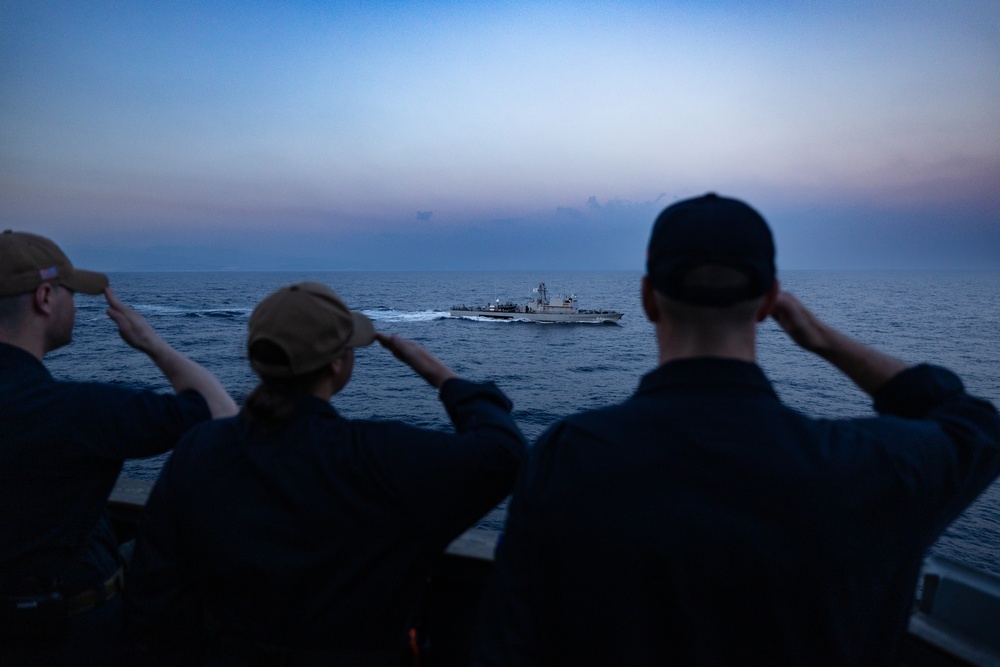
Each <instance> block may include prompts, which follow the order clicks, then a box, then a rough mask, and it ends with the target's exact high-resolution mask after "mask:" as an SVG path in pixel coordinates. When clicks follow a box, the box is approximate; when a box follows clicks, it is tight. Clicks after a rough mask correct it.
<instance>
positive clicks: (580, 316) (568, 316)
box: [451, 308, 622, 323]
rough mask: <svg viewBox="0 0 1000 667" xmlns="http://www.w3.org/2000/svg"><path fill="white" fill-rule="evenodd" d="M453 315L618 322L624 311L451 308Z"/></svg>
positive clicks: (535, 320) (501, 318) (529, 319)
mask: <svg viewBox="0 0 1000 667" xmlns="http://www.w3.org/2000/svg"><path fill="white" fill-rule="evenodd" d="M451 316H452V317H485V318H488V319H491V320H527V321H530V322H592V323H600V322H617V321H618V320H620V319H621V318H622V313H610V312H607V313H582V312H575V313H518V312H510V311H503V310H485V309H483V310H478V309H468V310H464V309H460V308H452V309H451Z"/></svg>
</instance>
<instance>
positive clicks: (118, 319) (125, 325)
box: [104, 287, 157, 350]
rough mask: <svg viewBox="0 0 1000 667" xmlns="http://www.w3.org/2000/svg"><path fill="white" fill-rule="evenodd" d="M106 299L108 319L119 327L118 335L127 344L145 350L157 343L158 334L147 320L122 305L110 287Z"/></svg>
mask: <svg viewBox="0 0 1000 667" xmlns="http://www.w3.org/2000/svg"><path fill="white" fill-rule="evenodd" d="M104 298H105V299H106V300H107V302H108V310H107V314H108V317H110V318H111V319H112V320H114V322H115V324H117V325H118V333H119V334H120V335H121V337H122V339H123V340H124V341H125V342H126V343H128V344H129V345H131V346H132V347H135V348H139V349H142V350H144V349H148V348H150V347H151V346H152V345H153V344H154V343H155V342H156V338H157V336H156V333H155V332H154V331H153V327H152V326H150V324H149V322H147V321H146V318H144V317H143V316H142V315H140V314H139V312H138V311H136V310H133V309H132V308H129V307H128V306H126V305H125V304H124V303H122V301H121V300H120V299H119V298H118V296H117V295H116V294H115V293H114V291H113V290H112V289H111V288H110V287H108V288H105V290H104Z"/></svg>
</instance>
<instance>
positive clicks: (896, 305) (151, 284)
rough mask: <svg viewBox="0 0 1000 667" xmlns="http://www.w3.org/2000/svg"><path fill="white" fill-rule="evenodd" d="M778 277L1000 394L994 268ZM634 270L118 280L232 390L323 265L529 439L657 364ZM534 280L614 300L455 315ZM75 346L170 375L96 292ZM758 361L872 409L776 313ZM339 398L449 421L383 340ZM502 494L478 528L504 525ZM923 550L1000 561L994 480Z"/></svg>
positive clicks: (788, 396)
mask: <svg viewBox="0 0 1000 667" xmlns="http://www.w3.org/2000/svg"><path fill="white" fill-rule="evenodd" d="M780 278H781V280H782V283H783V286H784V287H785V288H786V289H788V290H789V291H791V292H793V293H795V294H796V295H798V296H799V297H800V298H801V299H802V300H803V301H804V302H805V303H806V304H807V305H809V306H810V307H811V308H812V309H813V310H814V311H815V312H816V313H817V314H818V315H820V316H821V317H823V318H824V319H826V320H827V321H828V322H830V323H831V324H833V325H835V326H837V327H839V328H840V329H842V330H844V331H846V332H847V333H849V334H851V335H853V336H855V337H857V338H859V339H860V340H862V341H864V342H866V343H868V344H871V345H873V346H875V347H877V348H879V349H881V350H883V351H885V352H888V353H890V354H894V355H896V356H899V357H901V358H903V359H906V360H908V361H912V362H920V361H928V362H932V363H937V364H941V365H944V366H946V367H948V368H951V369H952V370H954V371H955V372H957V373H958V374H959V375H960V376H961V377H962V379H963V381H964V382H965V384H966V387H967V388H968V389H969V390H970V391H971V392H972V393H973V394H975V395H977V396H980V397H982V398H985V399H987V400H990V401H992V402H993V404H994V405H1000V360H998V357H997V354H998V353H997V351H998V350H1000V273H974V272H969V273H964V272H933V273H924V272H914V273H908V272H872V273H866V272H818V271H799V272H794V271H793V272H786V273H784V274H782V275H781V276H780ZM640 279H641V274H640V273H639V272H638V271H634V272H633V271H612V272H600V271H597V272H594V271H590V272H565V271H560V272H547V273H544V274H540V273H529V272H422V273H407V272H324V273H316V272H311V273H277V272H275V273H265V272H261V273H235V272H234V273H229V272H220V273H119V274H112V275H111V283H112V286H113V287H114V289H115V290H116V291H117V292H118V295H119V296H120V297H121V298H122V299H123V300H124V301H125V302H126V303H128V304H130V305H132V306H133V307H134V308H136V309H138V310H139V311H140V312H141V313H143V314H144V315H145V316H146V317H147V318H148V319H149V321H150V322H151V323H152V324H153V326H154V327H155V328H156V329H157V330H158V331H159V332H160V333H161V334H162V335H163V337H164V338H166V339H167V340H168V341H169V342H170V343H171V344H172V345H174V346H175V347H176V348H178V349H179V350H181V351H183V352H184V353H185V354H187V355H188V356H190V357H192V358H193V359H195V360H196V361H198V362H200V363H201V364H203V365H204V366H205V367H207V368H208V369H209V370H211V371H212V372H213V373H214V374H215V375H216V376H217V377H218V378H219V379H220V380H221V382H222V383H223V385H224V386H225V387H226V388H227V389H228V390H229V391H230V393H231V394H232V395H233V396H234V397H235V398H236V399H237V401H238V402H240V401H242V400H243V398H244V397H245V396H246V395H247V394H248V393H249V392H250V391H251V390H252V389H253V387H254V386H255V384H256V377H255V376H254V375H253V373H252V372H251V370H250V368H249V366H248V364H247V362H246V358H245V354H244V341H245V335H246V325H247V320H248V318H249V316H250V312H251V311H252V310H253V307H254V305H255V304H256V303H257V302H258V301H259V300H260V299H261V298H263V297H264V296H266V295H267V294H268V293H270V292H271V291H272V290H274V289H276V288H277V287H279V286H281V285H284V284H288V283H291V282H296V281H300V280H318V281H321V282H324V283H326V284H328V285H330V286H331V287H333V288H334V289H335V290H336V291H337V292H338V293H339V294H340V295H341V296H342V297H344V299H345V300H346V301H347V303H348V304H349V305H350V306H351V307H352V308H354V309H357V310H361V311H363V312H365V313H366V314H367V315H368V316H369V317H370V318H371V319H372V320H374V322H375V325H376V327H377V328H378V329H379V330H381V331H385V332H388V333H398V334H400V335H402V336H406V337H408V338H413V339H415V340H418V341H420V342H421V343H422V344H424V345H425V346H426V347H427V348H429V349H430V350H431V351H432V352H434V353H435V354H436V355H437V356H439V357H440V358H441V359H442V360H444V361H445V362H446V363H448V364H449V365H450V366H451V367H452V368H454V369H455V370H456V371H458V372H459V373H460V374H461V375H463V376H465V377H467V378H469V379H473V380H493V381H495V382H496V383H497V384H498V385H499V386H500V387H501V388H502V389H503V390H504V391H505V392H506V393H507V395H508V396H510V398H511V400H512V401H513V402H514V418H515V420H516V421H517V422H518V424H519V426H520V427H521V429H522V431H523V432H524V434H525V436H527V437H528V438H529V440H531V439H534V438H536V437H537V436H538V435H540V434H541V432H542V431H543V430H544V429H545V428H546V427H547V426H548V425H549V424H550V423H552V422H553V421H554V420H555V419H557V418H559V417H561V416H563V415H566V414H570V413H572V412H576V411H579V410H585V409H588V408H592V407H597V406H601V405H606V404H608V403H613V402H617V401H621V400H623V399H624V398H626V397H627V396H629V395H630V394H631V393H632V392H633V391H634V390H635V388H636V386H637V384H638V381H639V378H640V376H641V375H642V374H644V373H646V372H648V371H649V370H651V369H652V368H654V367H655V365H656V346H655V339H654V335H653V328H652V326H651V325H650V324H649V323H648V322H647V321H646V320H645V317H644V316H643V314H642V306H641V302H640V298H639V283H640ZM542 281H544V282H545V283H546V285H547V286H548V288H549V293H550V295H551V296H552V297H553V298H558V297H561V296H563V295H567V294H571V293H572V294H575V295H576V297H577V299H578V305H579V306H580V307H581V308H601V309H614V310H619V311H621V312H623V313H624V314H625V315H624V317H623V318H622V320H621V321H620V322H619V323H617V324H615V323H604V324H545V323H535V322H518V321H487V320H475V319H465V318H452V317H449V315H448V309H449V307H450V306H452V305H455V304H463V303H464V304H468V305H473V304H485V303H486V302H489V301H493V300H495V299H496V298H498V297H499V298H500V299H501V300H506V299H508V298H510V299H512V300H514V301H520V300H522V299H523V298H527V297H528V296H529V295H530V292H531V288H533V287H535V286H537V284H538V283H539V282H542ZM76 303H77V307H78V309H79V312H78V315H77V326H76V330H75V332H74V342H73V344H72V345H71V346H69V347H66V348H63V349H61V350H57V351H55V352H53V353H52V354H51V355H49V357H47V364H48V366H49V368H50V369H51V370H52V372H53V374H54V375H55V376H56V377H58V378H61V379H74V380H97V381H102V382H110V383H119V384H124V385H129V386H146V387H153V388H157V389H162V390H168V389H169V386H168V385H167V383H166V382H165V381H164V379H163V377H162V376H161V375H160V373H159V371H158V370H157V369H156V368H155V366H154V365H153V364H152V363H151V362H150V361H149V360H148V359H147V358H146V357H145V356H144V355H142V354H140V353H138V352H136V351H134V350H132V349H131V348H129V347H128V346H127V345H126V344H125V343H124V342H122V341H121V340H120V338H118V336H117V333H116V329H115V327H114V324H113V323H112V322H111V321H110V320H109V319H108V318H107V316H106V315H105V314H104V309H105V305H104V300H103V299H102V298H99V297H87V296H82V295H80V296H77V301H76ZM758 348H759V355H758V361H759V363H760V365H761V366H762V367H763V369H764V371H765V372H766V373H767V375H768V377H769V378H770V379H771V381H772V382H773V383H774V386H775V389H776V390H777V392H778V394H779V395H780V396H781V398H782V400H784V401H785V402H786V403H787V404H788V405H791V406H792V407H794V408H796V409H798V410H801V411H802V412H804V413H806V414H809V415H812V416H815V417H852V416H867V415H871V414H873V411H872V408H871V403H870V400H869V399H868V397H867V395H865V394H864V393H863V392H861V391H860V390H858V389H857V388H856V387H855V386H854V385H853V384H852V383H851V382H850V381H848V380H846V379H845V378H844V377H843V376H842V375H840V374H839V373H838V372H837V371H836V370H835V369H833V368H832V367H830V366H829V365H828V364H826V363H825V362H823V361H822V360H820V359H818V358H817V357H815V356H813V355H811V354H808V353H806V352H804V351H802V350H800V349H799V348H797V347H796V346H795V345H794V344H793V343H792V342H791V341H790V340H789V339H788V338H787V337H786V336H785V335H784V333H783V332H782V331H781V329H780V328H779V327H778V326H777V325H776V324H774V323H773V322H772V321H768V322H766V323H764V324H762V325H761V327H760V328H759V334H758ZM333 403H334V405H335V406H336V408H337V409H338V411H340V412H341V413H342V414H344V415H345V416H347V417H351V418H374V419H402V420H405V421H407V422H410V423H413V424H417V425H420V426H426V427H431V428H450V423H449V421H448V418H447V415H446V414H445V411H444V409H443V408H442V407H441V404H440V402H439V401H438V400H437V395H436V392H435V391H434V390H433V389H432V388H431V387H429V386H428V385H426V384H425V383H424V382H423V380H421V379H420V378H419V377H417V376H416V375H415V374H414V373H413V372H412V371H410V369H409V368H408V367H406V366H404V365H403V364H401V363H400V362H398V361H396V359H395V358H394V357H392V355H391V354H390V353H389V352H387V351H386V350H384V349H382V348H381V347H380V346H379V345H378V344H375V345H373V346H371V347H370V348H365V349H363V350H359V351H358V354H357V359H356V364H355V371H354V377H353V379H352V381H351V382H350V384H349V385H348V386H347V387H346V388H345V390H344V391H343V392H341V393H340V394H338V395H337V396H335V397H334V399H333ZM162 463H163V457H158V458H154V459H147V460H142V461H132V462H129V463H127V464H126V468H125V474H127V475H129V476H132V477H139V478H144V479H155V477H156V475H157V473H158V471H159V468H160V466H161V465H162ZM502 522H503V506H501V507H500V508H498V509H497V510H495V511H494V512H492V513H491V514H490V515H488V516H487V517H485V519H484V521H483V522H482V523H481V525H482V526H483V527H487V528H494V529H499V528H500V527H502ZM932 551H934V552H936V553H941V554H944V555H948V556H952V557H955V558H958V559H960V560H962V561H964V562H967V563H970V564H972V565H974V566H976V567H980V568H983V569H986V570H988V571H992V572H994V573H997V574H1000V483H995V484H994V485H993V486H992V487H991V488H990V489H988V490H987V491H986V492H985V493H984V494H983V495H982V496H981V497H980V498H979V500H978V501H977V502H976V503H975V504H974V505H973V506H972V507H970V508H969V509H968V510H967V511H966V513H965V514H964V515H963V516H962V517H960V518H959V519H958V520H957V521H956V522H955V523H954V524H952V526H951V527H950V528H949V529H948V530H947V531H946V532H945V534H944V535H943V536H942V537H941V539H940V540H939V541H938V543H937V544H936V545H934V547H933V549H932Z"/></svg>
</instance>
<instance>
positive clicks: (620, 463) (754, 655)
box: [476, 358, 1000, 666]
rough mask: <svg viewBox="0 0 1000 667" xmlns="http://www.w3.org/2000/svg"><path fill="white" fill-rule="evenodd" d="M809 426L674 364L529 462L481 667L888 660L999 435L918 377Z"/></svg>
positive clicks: (950, 386)
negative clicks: (936, 545) (931, 558)
mask: <svg viewBox="0 0 1000 667" xmlns="http://www.w3.org/2000/svg"><path fill="white" fill-rule="evenodd" d="M875 409H876V410H877V411H878V412H879V413H880V414H881V416H878V417H874V416H873V417H871V418H867V419H846V420H817V419H811V418H808V417H806V416H803V415H801V414H799V413H798V412H796V411H794V410H792V409H790V408H788V407H786V406H784V405H783V404H782V403H781V402H780V401H779V400H778V397H777V396H776V395H775V393H774V391H773V389H772V388H771V385H770V383H769V382H768V380H767V379H766V377H765V376H764V374H763V373H762V372H761V370H760V369H759V368H758V367H757V366H756V365H755V364H752V363H748V362H742V361H736V360H725V359H709V358H703V359H686V360H679V361H674V362H670V363H667V364H664V365H663V366H661V367H659V368H657V369H656V370H654V371H652V372H651V373H649V374H648V375H646V376H645V377H644V378H643V379H642V382H641V384H640V386H639V389H638V391H637V392H636V394H635V395H634V396H633V397H631V398H630V399H629V400H627V401H625V402H624V403H622V404H620V405H616V406H613V407H608V408H605V409H601V410H595V411H592V412H586V413H582V414H578V415H575V416H572V417H569V418H568V419H565V420H563V421H560V422H558V423H557V424H556V425H554V426H553V427H552V428H551V429H550V430H548V431H547V432H546V433H545V434H544V435H543V436H542V437H541V439H540V440H539V442H538V443H537V445H536V446H535V447H534V448H533V449H532V451H531V454H530V457H529V461H528V464H527V466H526V468H525V469H524V471H523V472H522V474H521V475H520V477H519V479H518V482H517V487H516V489H515V491H514V495H513V499H512V501H511V506H510V515H509V520H508V524H507V528H506V532H505V534H504V536H503V538H502V539H501V542H500V545H499V548H498V554H497V561H496V564H495V567H494V572H493V575H494V578H493V581H492V582H491V588H490V590H489V591H488V594H487V601H486V604H485V609H486V613H485V614H484V617H483V619H482V623H481V628H480V636H479V638H478V647H477V661H476V664H478V665H518V666H521V665H630V666H635V665H661V664H678V665H736V664H768V665H826V664H830V665H834V664H836V665H885V664H891V662H892V656H893V654H894V650H895V646H896V643H897V640H898V639H899V637H900V636H901V633H902V632H903V630H904V628H905V624H906V621H907V618H908V615H909V611H910V604H911V601H912V598H913V593H914V587H915V583H916V579H917V576H918V572H919V568H920V564H921V560H922V556H923V554H924V551H925V549H927V547H928V546H930V544H931V543H932V542H933V541H934V540H935V539H936V537H937V536H938V535H939V534H940V533H941V531H942V530H944V528H945V527H946V526H947V525H948V523H950V522H951V521H952V520H953V519H955V518H956V517H957V516H958V514H959V513H961V512H962V510H963V509H964V508H965V507H966V506H967V505H969V503H971V502H972V501H973V500H974V499H975V498H976V496H977V495H978V494H979V493H980V492H981V491H982V490H983V489H985V488H986V487H987V486H988V485H989V484H990V483H991V481H992V480H993V479H994V478H995V477H996V476H997V474H998V472H1000V449H998V443H1000V420H998V417H997V412H996V410H995V409H994V408H993V406H992V405H990V404H989V403H988V402H985V401H982V400H978V399H975V398H973V397H971V396H969V395H968V394H966V393H965V392H964V391H963V388H962V384H961V382H960V381H959V379H958V378H957V377H956V376H955V375H954V374H952V373H951V372H949V371H947V370H944V369H942V368H937V367H931V366H917V367H914V368H911V369H908V370H905V371H903V372H901V373H899V374H898V375H897V376H896V377H894V378H893V379H892V380H890V381H889V382H888V383H887V384H886V385H885V386H884V387H882V388H881V389H880V391H878V392H877V395H876V396H875Z"/></svg>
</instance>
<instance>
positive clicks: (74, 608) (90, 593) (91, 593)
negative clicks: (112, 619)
mask: <svg viewBox="0 0 1000 667" xmlns="http://www.w3.org/2000/svg"><path fill="white" fill-rule="evenodd" d="M123 590H125V572H124V571H123V570H122V568H118V571H117V572H115V573H114V574H113V575H111V577H110V578H109V579H108V580H107V581H105V582H104V583H103V584H100V585H98V586H95V587H93V588H88V589H87V590H85V591H84V592H82V593H78V594H77V595H74V596H73V597H71V598H67V600H66V613H67V614H68V615H70V616H73V615H74V614H80V613H82V612H85V611H87V610H88V609H93V608H94V607H96V606H97V605H99V604H103V603H104V602H105V601H106V600H110V599H111V598H113V597H114V596H115V595H117V594H118V593H120V592H122V591H123Z"/></svg>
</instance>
